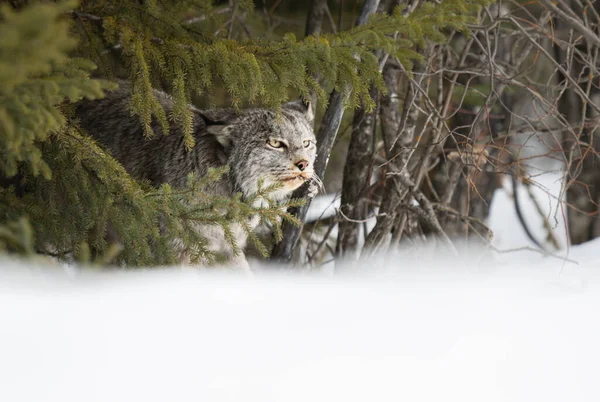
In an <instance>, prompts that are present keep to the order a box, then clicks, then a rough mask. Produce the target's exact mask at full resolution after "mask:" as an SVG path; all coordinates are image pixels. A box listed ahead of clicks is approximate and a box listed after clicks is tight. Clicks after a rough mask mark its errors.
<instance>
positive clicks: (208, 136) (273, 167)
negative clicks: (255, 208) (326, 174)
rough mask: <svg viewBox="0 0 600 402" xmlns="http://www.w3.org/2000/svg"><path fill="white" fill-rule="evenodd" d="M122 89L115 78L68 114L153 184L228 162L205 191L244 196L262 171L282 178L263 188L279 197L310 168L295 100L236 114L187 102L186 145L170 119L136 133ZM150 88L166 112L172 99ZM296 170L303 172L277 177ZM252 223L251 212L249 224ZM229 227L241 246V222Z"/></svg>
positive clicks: (224, 248)
mask: <svg viewBox="0 0 600 402" xmlns="http://www.w3.org/2000/svg"><path fill="white" fill-rule="evenodd" d="M129 96H130V91H129V88H128V86H127V85H123V83H121V88H120V89H118V90H116V91H114V92H110V93H108V94H107V96H106V97H105V98H104V99H101V100H97V101H82V102H79V103H78V104H77V106H76V116H77V117H78V119H79V122H80V125H81V127H82V128H83V129H84V130H85V131H86V132H87V133H88V134H89V135H91V136H92V137H94V138H95V139H96V141H97V142H98V143H99V145H100V146H101V147H103V148H104V149H106V150H108V151H109V152H110V153H111V154H112V156H113V157H114V158H115V159H117V160H118V161H119V162H121V163H122V164H123V166H124V167H125V169H126V170H127V171H128V172H129V173H130V174H131V175H132V176H133V177H134V178H136V179H138V180H148V181H149V182H150V183H152V184H153V185H156V186H158V185H160V184H162V183H169V184H170V185H172V186H173V187H181V186H184V185H185V184H186V178H187V175H188V174H189V173H190V172H195V173H196V174H197V175H199V176H203V175H205V174H206V173H207V171H208V169H209V168H211V167H220V166H223V165H229V174H228V175H227V177H224V178H223V179H222V180H221V181H219V182H217V183H214V184H213V185H211V186H209V187H208V188H207V189H206V191H208V192H210V193H211V194H215V195H220V196H232V195H233V194H235V193H236V192H241V193H242V194H243V195H244V196H246V197H247V196H249V195H251V194H252V193H253V192H255V191H256V189H257V184H258V180H259V178H262V179H263V180H264V183H265V185H269V184H273V183H278V182H283V183H284V188H283V189H281V190H278V191H277V192H276V193H275V194H272V195H271V197H272V198H275V199H278V200H283V199H286V198H287V197H288V196H289V194H291V192H292V191H293V190H294V189H295V188H297V187H299V186H300V185H302V184H303V183H304V182H305V181H308V180H309V179H311V178H312V176H313V163H314V159H315V156H316V144H315V136H314V133H313V130H312V124H311V121H310V120H309V116H307V112H306V109H305V108H303V107H302V106H301V105H300V104H298V103H293V104H288V105H285V106H284V108H283V110H282V113H281V114H280V115H277V114H276V113H275V112H274V111H271V110H267V109H248V110H244V111H242V112H241V113H240V114H236V113H234V111H233V110H230V109H221V110H209V111H202V110H198V109H196V108H193V107H191V106H190V109H191V110H192V113H193V135H194V138H195V141H196V145H195V146H194V148H193V149H192V150H191V151H188V150H186V149H185V144H184V140H183V134H182V132H181V129H180V128H179V127H177V125H175V124H171V125H170V133H169V134H168V135H166V136H165V135H163V133H162V131H161V128H160V125H159V124H158V123H157V122H153V123H152V129H153V131H154V133H155V135H154V136H153V137H152V138H146V137H144V134H143V129H142V125H141V123H140V121H139V117H138V116H135V115H132V113H131V111H130V110H131V109H130V106H129V101H130V97H129ZM156 96H157V98H158V100H159V101H160V103H161V104H162V106H163V107H164V108H165V111H166V112H167V116H169V115H170V111H171V110H172V107H173V104H172V101H171V98H170V97H169V96H168V95H166V94H164V93H162V92H159V91H156ZM269 139H277V140H281V141H285V142H286V143H287V145H288V146H287V147H285V148H281V149H275V148H273V147H271V146H269V145H268V141H269ZM304 140H310V141H311V144H310V146H309V147H308V148H305V147H304V145H303V141H304ZM300 160H307V161H308V162H309V166H308V167H307V168H306V169H305V170H304V171H303V172H300V170H299V168H298V167H297V166H295V164H296V163H297V162H298V161H300ZM299 174H301V175H302V176H303V177H302V178H300V179H297V180H291V181H285V180H286V179H290V178H292V177H294V176H296V175H299ZM257 223H258V220H257V219H256V220H255V222H253V224H254V225H256V224H257ZM198 230H201V231H202V232H201V233H202V234H203V235H206V237H207V238H208V239H209V241H210V244H211V249H212V250H214V251H216V252H218V253H221V254H223V255H226V256H228V257H230V258H231V264H233V265H238V266H242V267H246V268H247V262H246V259H245V257H244V256H243V255H241V256H234V255H233V252H232V248H231V246H230V245H229V244H228V243H227V242H226V241H225V239H224V236H223V231H222V229H220V228H218V227H216V226H204V227H203V226H200V227H198ZM232 230H233V232H234V233H235V234H236V238H237V244H238V246H240V248H243V247H244V246H245V243H246V234H245V232H244V230H243V229H242V228H241V227H239V225H233V226H232ZM178 251H179V252H180V255H181V259H182V263H188V262H189V250H178Z"/></svg>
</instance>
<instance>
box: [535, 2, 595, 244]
mask: <svg viewBox="0 0 600 402" xmlns="http://www.w3.org/2000/svg"><path fill="white" fill-rule="evenodd" d="M544 3H545V4H546V3H547V2H546V1H544ZM578 4H579V3H577V2H573V1H568V0H565V1H564V4H561V6H562V7H563V9H564V8H565V7H566V8H567V9H568V10H572V11H573V12H575V13H576V14H577V13H579V14H577V15H582V14H581V12H582V9H581V8H580V7H579V5H578ZM551 5H552V4H551ZM552 6H553V7H556V6H555V5H552ZM594 8H595V10H596V12H600V2H599V1H595V2H594ZM555 25H556V26H557V30H561V29H562V30H564V31H567V30H568V29H573V30H574V31H575V32H577V33H582V32H581V30H582V28H581V26H578V25H577V24H574V23H573V22H572V21H570V20H568V19H566V18H565V17H564V16H561V17H559V18H556V20H555ZM584 30H585V29H584ZM586 31H588V32H587V33H586V34H584V35H583V36H584V37H585V38H586V42H584V43H583V44H582V45H580V47H579V50H580V51H581V52H582V53H583V54H593V52H594V51H597V49H596V48H595V43H599V42H600V41H599V39H598V30H596V31H595V32H594V31H591V30H586ZM590 32H592V33H593V35H591V34H590ZM554 56H555V60H556V61H557V62H558V63H559V64H560V65H562V66H563V67H565V68H567V69H568V67H570V69H568V70H567V71H568V73H569V75H570V78H572V79H573V80H579V79H580V78H581V77H587V76H588V75H589V74H591V72H590V71H589V70H588V68H587V67H585V66H584V64H582V63H581V60H580V59H579V58H578V57H569V54H567V52H565V51H564V50H563V49H561V48H560V47H559V46H558V45H556V44H555V45H554ZM567 78H568V77H567V76H566V75H565V74H564V73H562V72H560V71H559V72H558V81H559V85H564V84H565V83H566V82H567ZM597 79H598V77H597V76H596V77H594V78H593V79H591V80H590V81H597ZM579 86H580V88H581V90H583V91H585V92H586V94H587V95H588V96H589V97H590V98H591V99H592V101H594V100H595V99H594V98H596V97H597V96H598V94H599V92H600V91H599V90H598V88H597V87H596V86H595V85H590V86H588V82H587V80H585V82H582V83H581V84H580V85H579ZM576 89H577V88H575V87H573V86H571V87H569V88H567V89H566V90H565V91H564V93H563V94H562V96H561V97H560V98H559V100H558V110H559V112H560V113H561V114H562V115H563V116H564V117H565V119H566V120H567V122H568V123H569V125H570V126H571V127H573V128H574V129H575V131H576V134H577V135H576V136H575V137H574V136H573V135H572V134H570V135H569V137H567V138H566V139H565V143H566V146H565V148H566V156H567V167H568V169H569V186H568V188H567V204H568V206H569V207H568V210H567V218H568V219H567V220H568V226H569V238H570V242H571V244H580V243H583V242H586V241H589V240H592V239H594V238H596V237H598V236H600V209H599V205H600V164H599V163H598V153H599V152H600V144H599V141H598V138H597V133H596V132H595V131H596V130H594V129H593V128H589V127H585V124H583V123H584V122H585V119H586V117H592V118H597V116H598V113H597V112H596V111H595V110H594V109H593V108H590V107H589V106H587V107H586V106H585V105H584V102H583V99H582V97H581V96H580V95H579V94H578V91H576ZM594 95H595V96H594ZM584 113H585V114H586V115H587V116H584Z"/></svg>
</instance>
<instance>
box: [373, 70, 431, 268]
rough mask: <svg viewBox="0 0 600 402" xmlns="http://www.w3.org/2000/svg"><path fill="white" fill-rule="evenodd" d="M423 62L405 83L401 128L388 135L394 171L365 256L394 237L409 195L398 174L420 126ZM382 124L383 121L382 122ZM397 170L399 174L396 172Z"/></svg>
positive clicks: (388, 156) (380, 247)
mask: <svg viewBox="0 0 600 402" xmlns="http://www.w3.org/2000/svg"><path fill="white" fill-rule="evenodd" d="M423 68H424V65H423V64H421V63H416V64H415V66H414V69H413V71H414V72H415V73H416V74H415V77H416V80H417V81H415V82H409V83H408V84H407V85H406V90H405V93H404V97H403V98H404V107H403V112H402V118H401V119H400V123H399V124H398V128H397V130H396V133H395V135H394V136H393V137H391V136H389V138H388V140H387V141H388V142H389V141H391V142H392V144H393V145H392V147H391V150H389V152H388V155H387V159H388V161H389V163H388V164H387V170H388V171H389V172H390V173H392V175H391V176H390V177H389V178H388V180H386V188H385V191H384V195H383V201H382V205H381V208H380V211H379V215H378V217H377V223H376V224H375V227H374V228H373V230H372V231H371V232H370V233H369V235H368V236H367V238H366V241H365V245H364V249H363V251H362V256H363V257H368V256H370V255H372V254H374V253H376V252H377V251H381V250H385V249H386V248H387V247H388V245H389V243H390V240H391V238H392V229H393V228H394V222H395V221H396V216H397V213H398V212H399V208H398V207H399V205H400V202H401V201H402V199H403V198H404V197H405V196H406V195H407V193H408V191H407V189H406V187H405V186H404V184H403V180H401V178H400V177H399V176H398V175H400V174H405V175H406V176H408V173H406V172H405V171H403V168H404V167H405V165H406V163H407V162H408V154H407V152H406V150H407V149H408V148H409V147H410V145H411V144H412V142H413V140H414V136H415V131H416V128H417V120H418V117H419V109H418V108H417V107H414V105H418V104H419V103H420V102H421V97H422V93H421V92H419V91H418V90H417V86H419V85H421V81H422V80H423V77H424V76H425V75H424V74H419V73H421V72H423ZM382 124H383V123H382ZM396 174H397V175H396Z"/></svg>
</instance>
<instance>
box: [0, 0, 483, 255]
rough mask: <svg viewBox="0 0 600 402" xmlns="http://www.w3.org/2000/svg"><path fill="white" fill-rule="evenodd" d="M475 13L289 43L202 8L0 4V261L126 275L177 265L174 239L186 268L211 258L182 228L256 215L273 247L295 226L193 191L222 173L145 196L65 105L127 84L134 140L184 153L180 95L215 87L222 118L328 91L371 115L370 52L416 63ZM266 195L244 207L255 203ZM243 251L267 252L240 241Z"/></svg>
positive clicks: (454, 10)
mask: <svg viewBox="0 0 600 402" xmlns="http://www.w3.org/2000/svg"><path fill="white" fill-rule="evenodd" d="M484 2H485V0H442V1H439V2H435V3H434V2H424V4H423V5H422V6H420V7H419V8H418V9H417V10H415V11H414V12H413V13H411V14H410V15H409V16H408V17H405V16H403V14H402V9H401V8H398V9H397V10H396V11H395V12H394V13H393V14H392V15H383V14H381V15H380V14H377V15H374V16H373V17H372V18H371V19H370V20H369V21H368V23H367V24H365V25H363V26H360V27H358V28H354V29H351V30H348V31H343V32H339V33H337V34H323V35H320V36H318V37H312V36H311V37H307V38H304V39H302V40H298V39H297V38H296V37H295V36H294V35H293V34H287V35H285V36H284V37H282V38H280V40H277V41H268V40H265V39H259V38H257V39H253V40H233V39H231V37H230V36H231V35H230V32H228V29H222V27H223V26H224V18H225V17H224V16H223V15H222V13H217V12H215V10H214V8H213V4H212V1H210V0H177V1H175V0H160V1H158V0H144V1H139V0H99V1H95V0H94V1H93V0H83V1H81V3H80V4H77V3H76V2H73V1H59V2H41V1H40V2H36V1H21V0H13V1H11V2H10V5H8V4H4V5H2V6H1V7H0V249H1V250H5V251H12V252H18V253H21V254H31V253H36V252H37V253H45V254H52V255H56V256H58V257H64V256H66V255H69V254H74V255H75V256H78V257H79V258H80V259H81V260H85V261H92V260H96V261H98V262H100V263H104V262H107V261H109V260H113V257H115V256H117V255H118V258H117V260H118V261H119V262H120V263H122V264H125V265H127V266H138V265H158V264H169V263H173V262H175V261H176V256H175V255H173V254H174V253H173V250H172V247H171V245H172V241H173V239H180V240H181V241H183V242H184V243H185V244H188V245H190V246H193V248H194V250H196V251H197V255H196V257H198V258H203V259H208V260H211V259H212V260H215V259H216V258H218V256H213V255H210V253H208V252H207V251H206V247H205V246H206V239H204V238H202V237H201V235H200V234H199V233H197V232H196V231H194V230H193V226H194V224H196V223H204V224H213V225H220V226H222V227H223V228H225V230H226V233H230V232H229V229H228V227H229V226H228V225H229V224H230V223H231V222H239V223H242V225H244V224H245V222H247V220H248V218H249V217H250V216H251V215H253V214H256V213H258V214H259V215H260V216H261V217H262V219H263V220H265V221H268V222H271V224H273V225H274V226H275V234H276V236H280V235H281V234H280V231H279V226H278V222H279V220H280V219H288V220H292V221H293V219H294V218H293V217H291V216H290V215H288V214H287V213H286V212H285V208H283V209H282V208H279V207H277V206H276V205H274V204H269V205H268V206H267V207H262V208H258V209H257V208H252V207H251V206H250V205H251V204H252V201H253V200H252V199H250V200H245V201H242V200H241V198H240V197H237V198H233V199H218V198H215V197H209V196H206V195H205V194H203V193H202V188H203V186H205V185H206V184H207V183H208V182H210V181H213V180H217V179H218V178H219V177H220V176H221V175H222V174H224V173H225V172H224V171H213V172H211V173H210V174H209V175H208V177H205V178H198V177H193V176H191V177H190V178H189V185H188V186H187V187H186V188H183V189H173V188H170V187H169V186H166V185H165V186H162V187H160V188H158V189H157V188H152V187H150V186H148V185H147V184H145V183H139V182H137V181H135V180H133V179H132V178H131V177H130V176H129V175H128V174H127V173H126V172H125V170H124V169H123V167H122V166H121V165H120V164H119V163H117V162H116V161H115V160H114V159H112V158H111V157H110V156H109V155H107V154H106V153H105V152H103V151H102V149H100V148H99V147H98V146H97V145H96V144H95V142H94V141H93V140H92V139H90V138H89V137H88V136H87V135H86V134H85V133H83V132H81V130H80V129H79V128H78V127H77V124H76V121H72V120H70V119H69V118H68V116H69V105H70V104H71V103H73V102H76V101H78V100H80V99H82V98H88V99H95V98H99V97H102V96H103V90H105V89H108V88H111V87H113V86H114V84H112V83H111V82H110V80H111V79H112V78H115V77H119V76H127V77H129V79H130V81H131V83H132V88H133V95H132V98H131V110H132V112H133V113H135V114H136V115H138V116H139V118H140V120H141V122H142V123H143V125H144V127H145V128H146V130H145V134H146V135H147V136H151V135H154V133H152V130H151V128H150V123H151V121H152V120H153V119H156V120H157V121H159V122H160V124H161V125H162V127H163V132H165V133H167V132H168V127H169V121H171V122H173V123H174V124H177V125H179V126H180V127H182V128H183V129H184V133H185V141H186V145H187V146H188V147H190V148H191V147H193V146H194V140H193V136H192V117H191V112H190V110H189V108H188V104H189V103H190V102H191V99H192V95H195V96H198V95H201V96H205V97H207V98H209V99H211V97H212V96H213V88H214V87H215V86H217V85H218V86H221V87H223V88H224V89H225V91H226V92H227V94H228V96H229V100H230V103H231V105H232V106H233V107H234V108H239V107H241V106H242V105H245V104H256V105H263V106H265V107H274V108H278V107H280V106H281V104H282V103H283V102H285V101H287V100H288V94H289V93H290V92H295V93H298V94H300V95H301V96H303V97H304V98H306V99H308V98H309V97H310V94H311V92H314V93H316V94H317V96H318V98H319V99H320V104H322V105H323V104H325V103H326V100H327V90H328V89H330V88H336V89H338V90H340V91H343V92H345V93H346V94H347V95H348V99H349V106H356V105H358V104H360V103H362V104H363V105H366V106H368V107H373V106H374V103H373V101H372V100H371V98H370V97H369V86H370V84H372V83H373V84H375V86H376V87H378V88H379V89H380V90H382V91H383V90H385V88H384V85H383V81H382V78H381V74H380V72H379V64H378V60H377V58H376V57H375V55H374V53H373V51H374V50H377V49H382V50H383V51H385V52H388V53H390V54H391V55H393V56H396V57H398V58H399V60H400V61H401V62H403V64H404V65H405V67H407V68H410V66H411V64H410V63H411V60H415V59H418V58H419V55H418V54H417V53H416V52H415V51H414V46H415V45H417V44H419V43H423V41H425V40H433V41H443V40H444V35H443V34H442V33H441V32H440V29H443V28H445V27H452V28H454V29H459V30H462V29H464V28H465V24H466V23H467V22H468V21H469V18H470V17H469V16H470V15H473V12H474V11H475V10H476V8H477V6H478V4H483V3H484ZM234 3H235V8H234V11H233V12H234V13H235V12H238V13H239V12H246V13H251V12H252V10H253V3H252V2H251V1H248V0H244V1H234ZM195 16H203V18H200V19H194V18H193V17H195ZM227 18H229V17H227ZM225 26H226V24H225ZM215 27H217V29H215ZM96 68H97V70H96ZM315 76H319V77H321V78H322V79H323V80H322V82H323V83H324V84H321V83H320V82H319V81H317V80H316V79H315V78H314V77H315ZM100 78H102V79H100ZM152 88H161V89H164V90H165V91H167V92H168V93H169V94H171V95H172V96H173V99H174V104H175V107H174V109H173V112H172V115H167V114H166V113H165V111H164V110H163V109H162V108H161V106H160V104H159V102H158V101H157V100H156V98H155V97H154V94H153V92H152ZM269 191H272V189H263V190H261V191H260V192H259V194H257V195H256V196H257V197H262V198H264V199H268V193H269ZM298 203H299V201H296V200H293V201H290V202H289V205H298ZM247 229H248V231H249V228H247ZM107 233H109V234H110V233H112V234H114V235H116V238H118V239H119V243H120V244H121V247H122V249H120V250H117V249H116V248H115V247H114V246H111V236H107ZM230 237H231V236H230ZM249 239H250V241H251V242H252V243H254V244H255V245H256V246H257V248H258V249H259V250H261V251H262V252H264V253H265V254H266V249H265V248H264V246H262V244H261V243H260V241H259V240H258V239H257V238H256V236H255V235H254V234H252V233H251V232H250V237H249ZM231 240H232V241H233V238H231Z"/></svg>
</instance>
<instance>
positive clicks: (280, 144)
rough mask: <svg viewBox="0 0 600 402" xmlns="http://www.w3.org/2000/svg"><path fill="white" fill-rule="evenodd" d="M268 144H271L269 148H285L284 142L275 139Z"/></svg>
mask: <svg viewBox="0 0 600 402" xmlns="http://www.w3.org/2000/svg"><path fill="white" fill-rule="evenodd" d="M267 144H269V146H270V147H273V148H282V147H284V146H285V145H284V143H283V142H281V141H279V140H276V139H274V138H271V139H270V140H269V141H267Z"/></svg>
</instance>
